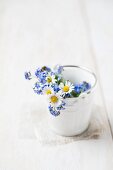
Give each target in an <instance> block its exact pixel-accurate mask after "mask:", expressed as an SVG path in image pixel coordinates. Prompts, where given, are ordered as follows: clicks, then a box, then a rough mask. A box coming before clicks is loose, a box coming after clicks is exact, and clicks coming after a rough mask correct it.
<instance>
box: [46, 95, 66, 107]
mask: <svg viewBox="0 0 113 170" xmlns="http://www.w3.org/2000/svg"><path fill="white" fill-rule="evenodd" d="M48 100H49V102H50V103H51V105H52V106H53V107H58V106H59V105H60V104H61V103H62V100H63V99H62V97H61V96H60V94H59V93H57V94H55V93H54V94H50V95H48Z"/></svg>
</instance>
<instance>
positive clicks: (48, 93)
mask: <svg viewBox="0 0 113 170" xmlns="http://www.w3.org/2000/svg"><path fill="white" fill-rule="evenodd" d="M52 93H54V90H53V88H52V87H47V86H45V88H44V89H43V94H46V95H50V94H52Z"/></svg>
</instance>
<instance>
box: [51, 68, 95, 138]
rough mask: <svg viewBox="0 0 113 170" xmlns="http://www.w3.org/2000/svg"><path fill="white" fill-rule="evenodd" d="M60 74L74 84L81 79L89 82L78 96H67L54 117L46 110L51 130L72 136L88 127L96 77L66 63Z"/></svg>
mask: <svg viewBox="0 0 113 170" xmlns="http://www.w3.org/2000/svg"><path fill="white" fill-rule="evenodd" d="M62 74H63V77H64V78H65V79H66V80H70V81H71V82H72V83H74V84H75V83H80V82H83V81H86V82H88V83H90V84H91V89H89V90H88V91H87V92H84V93H82V94H81V95H80V96H79V97H77V98H67V99H66V106H65V110H62V111H60V115H58V116H56V117H55V116H53V115H52V114H51V113H50V112H49V111H48V113H49V114H48V118H49V126H50V128H51V130H53V131H54V132H55V133H57V134H59V135H62V136H74V135H78V134H80V133H82V132H84V131H85V130H86V129H87V128H88V125H89V122H90V117H91V111H92V105H93V95H94V87H95V86H96V82H97V79H96V76H95V74H94V73H93V72H92V71H90V70H88V69H86V68H84V67H80V66H73V65H66V66H64V71H63V73H62Z"/></svg>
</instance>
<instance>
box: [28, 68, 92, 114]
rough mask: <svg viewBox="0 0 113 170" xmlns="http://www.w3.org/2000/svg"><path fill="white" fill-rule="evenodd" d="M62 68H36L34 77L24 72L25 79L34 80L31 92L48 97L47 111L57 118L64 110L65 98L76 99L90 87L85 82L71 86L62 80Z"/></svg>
mask: <svg viewBox="0 0 113 170" xmlns="http://www.w3.org/2000/svg"><path fill="white" fill-rule="evenodd" d="M62 71H63V66H59V65H57V66H56V67H55V68H54V70H52V69H51V68H49V67H47V66H43V67H41V68H37V69H36V71H35V73H34V75H32V74H31V72H30V71H29V72H25V79H27V80H31V79H33V78H35V79H36V82H35V84H34V87H33V90H34V92H35V93H36V94H41V95H43V94H46V95H47V96H49V106H48V109H49V111H50V113H51V114H52V115H54V116H58V115H59V114H60V111H61V110H64V109H65V105H66V103H65V98H71V97H78V96H79V95H80V94H81V93H83V92H85V91H87V90H89V89H90V88H91V85H90V84H89V83H87V82H86V81H83V82H82V83H79V84H75V85H74V84H72V83H71V82H69V80H68V81H67V80H64V79H63V76H62Z"/></svg>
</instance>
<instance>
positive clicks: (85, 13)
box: [0, 0, 113, 170]
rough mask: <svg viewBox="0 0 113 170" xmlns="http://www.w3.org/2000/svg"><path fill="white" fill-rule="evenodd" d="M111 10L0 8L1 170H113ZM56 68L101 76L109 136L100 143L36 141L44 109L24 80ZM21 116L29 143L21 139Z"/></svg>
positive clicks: (67, 4) (50, 5)
mask: <svg viewBox="0 0 113 170" xmlns="http://www.w3.org/2000/svg"><path fill="white" fill-rule="evenodd" d="M112 9H113V2H112V1H110V0H105V1H103V0H99V1H94V0H92V1H89V0H85V1H83V0H80V1H79V0H70V1H69V0H65V1H64V0H62V1H60V0H58V1H57V0H54V1H52V0H48V1H47V0H45V1H41V0H38V1H36V0H33V1H31V0H28V1H27V0H23V1H22V0H20V1H19V0H17V1H13V0H10V1H8V0H4V1H3V0H1V1H0V170H15V169H16V170H20V169H21V170H31V169H32V170H37V169H38V170H76V169H77V170H91V169H92V170H112V168H113V140H112V135H113V131H112V130H113V116H112V110H113V108H112V102H113V99H112V98H113V94H112V84H113V76H112V73H113V48H112V47H113V10H112ZM57 63H59V64H63V65H65V64H75V65H82V66H85V67H89V68H91V69H92V70H93V71H95V72H96V73H97V76H98V87H97V92H96V94H95V104H96V105H98V106H99V107H100V108H102V109H101V110H98V112H99V114H101V115H102V118H103V119H104V121H105V127H106V129H107V130H106V131H105V133H104V135H102V136H101V137H100V139H98V140H82V141H75V142H71V143H68V144H64V145H57V146H53V145H52V146H44V145H41V144H39V143H38V141H37V139H36V138H34V135H33V126H32V123H33V122H35V123H36V122H37V119H39V116H40V120H43V118H44V116H43V115H44V114H45V116H46V107H45V105H44V101H43V97H42V96H40V97H38V96H36V95H35V94H34V93H33V91H32V89H31V88H30V87H29V85H28V82H26V81H25V80H24V77H23V73H24V71H26V70H28V69H29V70H30V69H31V68H33V67H36V66H37V65H43V64H46V65H54V64H57ZM34 103H35V104H34ZM34 105H35V107H34ZM25 109H27V112H26V113H25V112H24V110H25ZM31 110H33V112H32V113H33V119H30V118H31V117H30V114H31V112H30V111H31ZM27 113H28V114H27ZM25 114H26V115H25ZM23 117H25V118H26V120H27V121H28V122H29V124H24V128H26V129H27V132H28V131H29V132H30V133H29V138H28V137H27V138H26V137H25V136H24V137H23V138H22V137H20V135H19V132H20V131H22V132H23V131H24V130H23V129H24V128H22V124H21V123H20V122H22V120H23ZM30 125H31V126H30ZM110 127H111V129H110ZM20 128H22V129H21V130H20Z"/></svg>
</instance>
